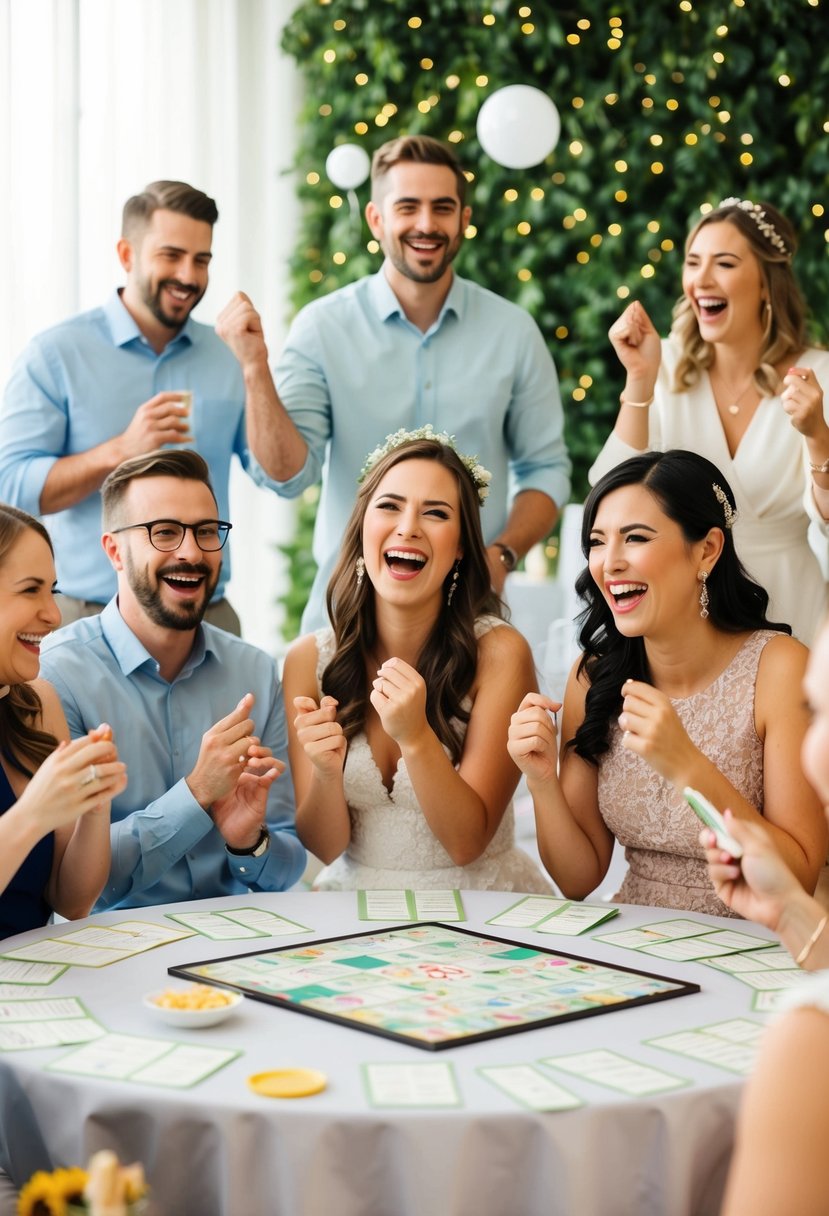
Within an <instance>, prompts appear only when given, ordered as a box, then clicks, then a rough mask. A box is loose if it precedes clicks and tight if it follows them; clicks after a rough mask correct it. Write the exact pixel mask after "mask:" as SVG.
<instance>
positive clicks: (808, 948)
mask: <svg viewBox="0 0 829 1216" xmlns="http://www.w3.org/2000/svg"><path fill="white" fill-rule="evenodd" d="M827 919H829V915H827V916H822V917H821V918H820V921H819V923H818V927H817V928H816V929H815V931H814V933H813V934H812V936H811V937H810V938H809V940H808V941H807V943H806V945H805V946H804V947H803V949H802V950H801V951H800V954H798V956H797V958H796V959H795V960H794V961H795V962H796V963H797V965H798V967H802V966H803V964H804V963H805V962H806V959H807V958H808V957H809V955H810V954H811V952H812V946H814V944H815V942H816V941H817V939H818V938H819V937H820V935H821V933H822V932H823V930H824V929H825V928H826V921H827Z"/></svg>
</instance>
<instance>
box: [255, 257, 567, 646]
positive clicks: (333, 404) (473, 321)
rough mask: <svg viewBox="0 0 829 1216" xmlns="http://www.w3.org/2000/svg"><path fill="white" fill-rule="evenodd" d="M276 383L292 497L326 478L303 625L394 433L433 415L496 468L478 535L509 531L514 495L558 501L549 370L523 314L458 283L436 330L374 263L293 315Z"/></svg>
mask: <svg viewBox="0 0 829 1216" xmlns="http://www.w3.org/2000/svg"><path fill="white" fill-rule="evenodd" d="M276 387H277V390H278V392H279V396H280V398H281V400H282V402H283V404H284V405H285V407H286V409H287V410H288V412H289V413H290V415H291V417H292V418H293V420H294V422H295V424H296V426H297V427H298V428H299V430H300V432H301V434H302V436H303V438H304V439H305V441H306V443H307V444H308V458H307V460H306V462H305V466H304V467H303V468H302V469H301V470H300V472H299V473H297V474H296V476H295V477H293V478H291V479H290V480H289V481H286V482H282V483H281V484H280V485H279V492H280V493H281V494H284V495H286V496H288V497H290V496H292V495H294V494H299V493H300V492H301V491H302V490H304V489H305V488H306V486H308V485H312V484H313V483H314V482H315V481H318V480H319V479H320V477H322V497H321V499H320V504H319V509H318V513H317V522H316V530H315V533H314V557H315V559H316V561H317V564H318V566H319V569H318V571H317V577H316V580H315V582H314V587H313V590H312V592H311V599H310V602H309V604H308V607H307V609H306V612H305V616H304V618H303V628H304V629H314V628H317V627H319V626H320V625H322V624H324V623H325V620H326V617H325V589H326V586H327V584H328V580H329V578H330V576H331V571H332V569H333V566H334V562H335V561H336V558H337V555H338V552H339V547H340V540H341V538H342V533H343V529H344V527H345V524H346V522H347V520H348V517H349V515H350V514H351V508H352V507H353V505H354V500H355V497H356V492H357V477H358V475H359V473H360V470H361V468H362V466H363V463H364V461H365V458H366V456H367V454H368V453H369V452H370V451H371V450H372V448H374V447H376V445H377V444H378V443H381V442H382V441H383V439H384V438H385V436H386V435H387V434H389V433H390V432H391V431H396V430H397V429H398V428H400V427H404V428H405V429H407V430H410V429H413V428H416V427H420V426H423V425H425V424H426V423H427V422H431V423H432V424H433V426H434V427H435V430H438V431H448V432H449V434H450V435H455V436H456V438H457V442H458V447H459V448H460V450H461V451H462V452H465V453H467V454H469V455H473V454H477V456H478V459H479V460H480V462H481V464H483V465H485V466H486V467H487V468H488V469H489V470H490V472H491V473H492V484H491V486H490V495H489V498H488V499H487V501H486V504H485V506H484V508H483V512H482V515H481V523H482V526H483V530H484V536H485V538H486V539H487V541H490V540H492V539H494V538H495V537H496V536H497V535H498V534H499V532H500V531H501V529H502V528H503V526H504V523H505V522H506V519H507V514H508V510H509V503H510V499H511V497H512V496H513V495H514V494H516V493H518V492H519V491H521V490H530V489H533V490H542V491H543V492H544V493H545V494H548V495H549V496H550V498H552V499H553V500H554V502H556V503H558V504H559V506H562V505H563V504H564V503H566V502H567V500H568V498H569V495H570V461H569V459H568V457H567V451H566V448H565V446H564V437H563V423H564V419H563V413H562V408H561V396H560V393H559V387H558V378H557V376H556V369H555V365H554V363H553V360H552V357H551V355H550V352H549V350H548V349H547V345H546V343H545V341H544V339H543V337H542V336H541V332H540V330H539V328H538V326H537V325H536V323H535V321H533V319H532V317H530V315H529V314H528V313H526V312H525V311H524V310H523V309H522V308H519V307H518V306H517V305H515V304H512V303H510V302H509V301H508V300H504V299H502V297H501V296H497V295H495V294H494V293H493V292H491V291H487V290H486V289H485V288H483V287H479V286H477V285H476V284H475V283H471V282H469V280H467V279H461V278H458V276H457V275H456V276H455V277H454V279H453V281H452V286H451V288H450V290H449V294H448V295H447V297H446V301H445V302H444V305H443V308H442V309H441V312H440V315H439V317H438V319H437V320H436V321H435V323H434V325H432V327H431V328H430V329H429V330H428V331H427V332H426V333H423V332H421V330H419V329H418V328H417V326H416V325H413V324H412V323H411V321H409V320H408V319H407V317H406V315H405V313H404V312H403V309H402V307H401V305H400V302H399V300H398V299H397V296H396V295H395V294H394V292H393V291H392V289H391V287H390V285H389V282H388V280H387V279H386V276H385V274H384V273H383V271H382V270H381V271H380V272H379V273H377V274H375V275H369V276H368V277H366V278H364V279H360V280H359V281H358V282H356V283H351V284H350V285H349V286H348V287H343V288H342V289H341V290H340V291H335V292H332V294H331V295H328V296H324V297H322V298H321V299H319V300H315V301H314V302H313V303H312V304H309V305H307V307H305V308H303V309H302V311H301V312H300V313H299V315H298V316H297V317H296V319H295V320H294V323H293V325H292V326H291V329H290V332H289V334H288V337H287V340H286V344H285V348H284V350H283V352H282V355H281V356H280V359H279V362H278V365H277V367H276Z"/></svg>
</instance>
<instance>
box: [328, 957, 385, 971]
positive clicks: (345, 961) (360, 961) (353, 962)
mask: <svg viewBox="0 0 829 1216" xmlns="http://www.w3.org/2000/svg"><path fill="white" fill-rule="evenodd" d="M388 961H389V960H388V959H385V958H372V957H371V955H370V954H355V955H354V957H353V958H341V959H339V960H338V962H339V963H340V964H341V965H342V966H343V967H359V969H360V970H361V971H371V970H372V969H373V968H374V967H385V966H387V965H388Z"/></svg>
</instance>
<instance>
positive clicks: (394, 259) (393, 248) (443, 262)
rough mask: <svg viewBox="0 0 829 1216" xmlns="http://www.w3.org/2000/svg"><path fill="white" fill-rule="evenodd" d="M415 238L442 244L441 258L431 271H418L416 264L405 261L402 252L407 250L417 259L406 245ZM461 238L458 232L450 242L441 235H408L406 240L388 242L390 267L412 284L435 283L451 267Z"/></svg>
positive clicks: (414, 251) (412, 250)
mask: <svg viewBox="0 0 829 1216" xmlns="http://www.w3.org/2000/svg"><path fill="white" fill-rule="evenodd" d="M415 236H418V237H421V238H422V239H423V240H430V241H434V240H438V241H441V242H442V243H443V257H442V258H441V259H440V261H439V262H438V263H437V265H436V266H434V267H433V268H432V269H431V270H420V269H419V268H418V267H417V265H416V264H413V263H412V262H409V261H407V260H406V257H405V253H404V251H405V249H407V248H408V250H409V253H410V255H411V256H412V257H417V252H416V250H414V249H412V248H411V246H410V245H408V243H407V242H408V238H410V237H411V238H413V237H415ZM461 237H462V233H461V232H460V231H459V232H458V235H457V236H455V237H453V238H452V239H451V240H449V239H447V238H446V237H445V236H444V235H443V234H442V233H434V232H431V233H430V232H418V233H409V234H408V237H407V240H396V241H394V242H393V243H392V242H389V249H388V253H387V257H388V259H389V261H390V262H391V264H392V266H394V268H395V270H397V271H398V272H399V273H400V274H402V275H403V276H404V277H405V278H407V279H411V280H412V282H413V283H437V281H438V279H441V278H443V276H444V274H445V273H446V271H447V269H448V268H449V267H450V266H451V265H452V263H453V262H454V260H455V258H456V257H457V253H458V250H459V249H460V247H461Z"/></svg>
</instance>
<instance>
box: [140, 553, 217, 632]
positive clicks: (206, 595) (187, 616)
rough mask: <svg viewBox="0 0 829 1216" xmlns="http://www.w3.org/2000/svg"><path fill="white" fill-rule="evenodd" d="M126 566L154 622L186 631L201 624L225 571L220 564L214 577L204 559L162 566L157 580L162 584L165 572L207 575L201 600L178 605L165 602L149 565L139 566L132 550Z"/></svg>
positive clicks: (148, 614) (166, 573) (168, 627)
mask: <svg viewBox="0 0 829 1216" xmlns="http://www.w3.org/2000/svg"><path fill="white" fill-rule="evenodd" d="M124 567H125V570H126V574H127V581H128V582H129V585H130V589H131V590H132V593H133V595H134V596H135V598H136V600H137V601H138V603H139V604H140V605H141V607H142V608H143V609H144V611H145V613H146V614H147V616H148V617H149V619H150V620H151V621H152V622H153V624H154V625H161V626H162V628H164V629H179V630H181V631H182V632H186V631H187V630H190V629H195V628H196V626H197V625H200V624H201V621H202V618H203V617H204V614H205V612H206V611H207V606H208V604H209V603H210V600H211V598H212V596H213V592H214V591H215V590H216V584H217V583H218V581H219V573H220V571H221V566H220V567H219V569H218V570H216V571H215V573H214V574H213V577H212V579H211V570H210V567H209V566H207V565H204V564H202V563H201V562H196V563H195V564H192V565H191V564H190V563H189V562H177V563H176V565H175V566H167V567H165V568H164V569H163V570H160V571H159V572H158V573H157V574H156V582H157V584H160V583H161V581H162V579H163V578H164V577H165V576H169V575H175V574H201V575H203V576H204V579H205V582H204V584H203V585H202V598H201V600H200V601H199V602H193V603H190V604H179V605H178V606H177V607H176V608H172V607H169V606H168V605H167V604H165V603H164V601H163V600H162V598H161V591H160V589H159V586H158V585H156V586H155V587H154V586H153V585H152V583H151V582H150V578H149V575H148V574H147V571H146V569H145V570H139V568H138V566H137V565H136V564H135V562H134V561H133V559H132V556H131V555H130V554H126V556H125V560H124Z"/></svg>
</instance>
